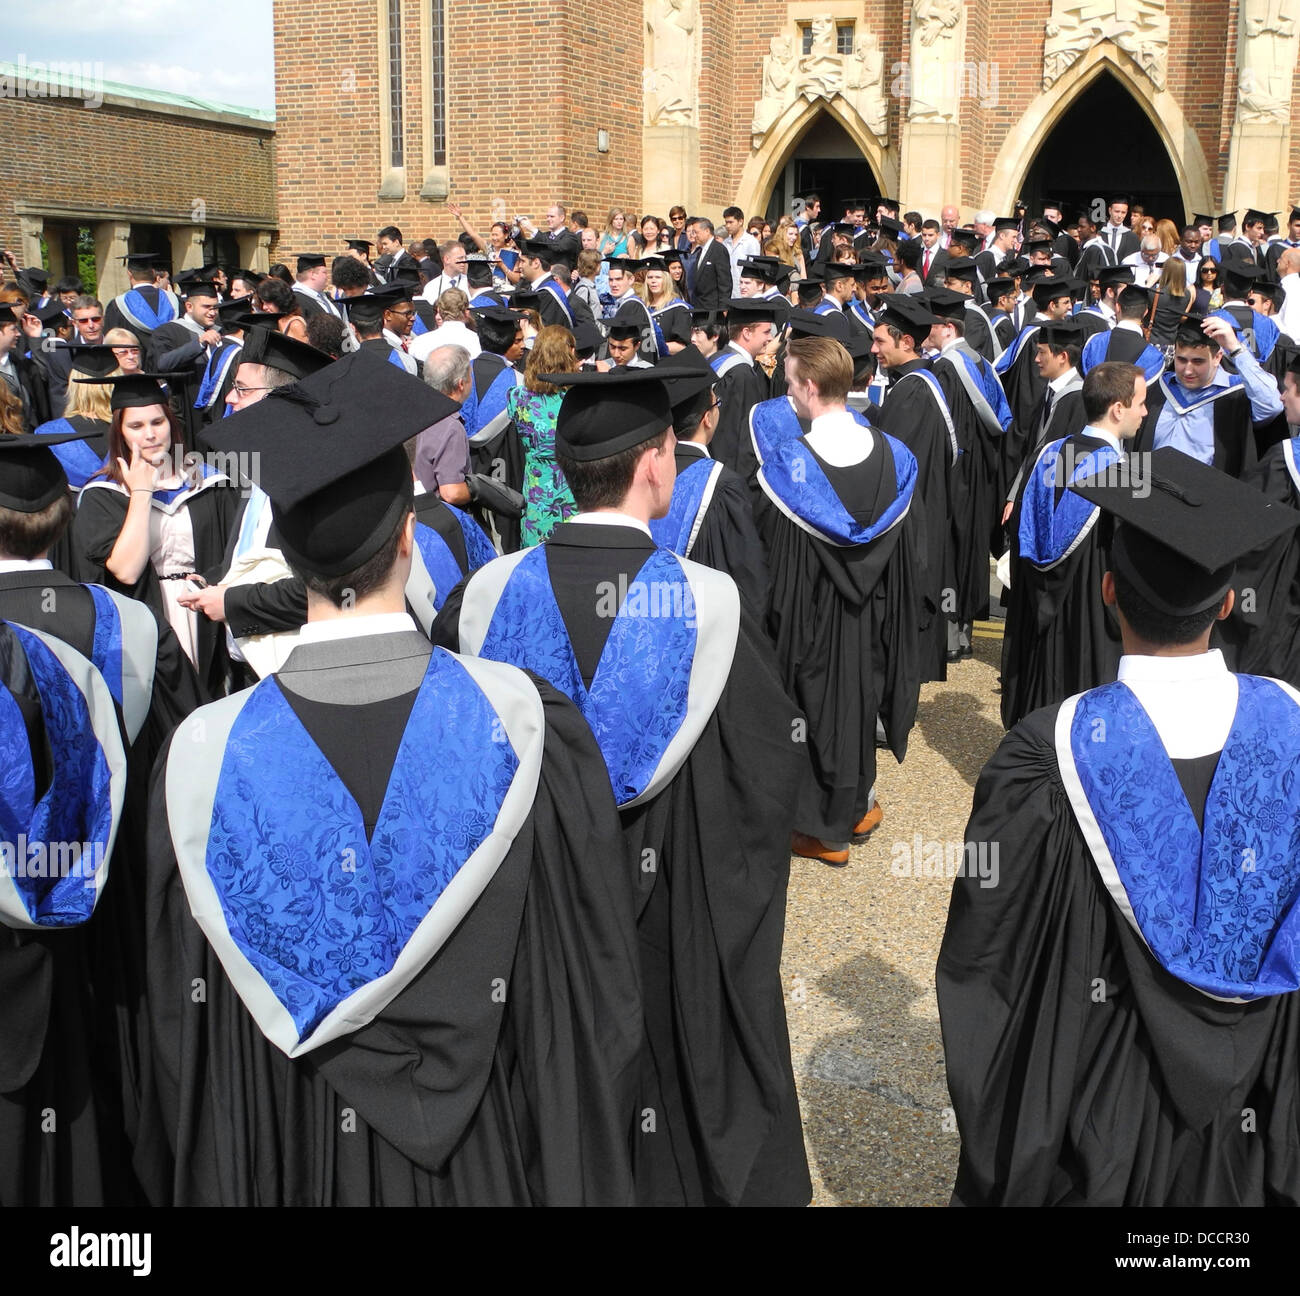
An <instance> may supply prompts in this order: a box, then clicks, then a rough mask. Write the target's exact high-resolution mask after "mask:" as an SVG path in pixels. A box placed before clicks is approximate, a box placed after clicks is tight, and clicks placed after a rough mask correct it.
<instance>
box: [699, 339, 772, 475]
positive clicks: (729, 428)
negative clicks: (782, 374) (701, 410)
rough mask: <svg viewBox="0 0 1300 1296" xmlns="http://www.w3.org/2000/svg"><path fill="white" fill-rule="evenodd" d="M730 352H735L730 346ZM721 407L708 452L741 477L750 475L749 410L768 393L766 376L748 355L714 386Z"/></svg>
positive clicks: (766, 397) (764, 398)
mask: <svg viewBox="0 0 1300 1296" xmlns="http://www.w3.org/2000/svg"><path fill="white" fill-rule="evenodd" d="M727 354H731V355H734V354H736V348H735V347H730V348H728V351H727ZM714 391H715V392H716V393H717V397H718V400H719V401H720V402H721V404H722V408H721V409H720V410H719V411H718V427H717V431H715V432H714V434H713V440H712V441H710V442H709V453H710V454H711V455H712V456H713V457H714V458H715V459H718V460H720V461H721V462H722V463H724V464H726V466H727V467H728V468H730V469H731V470H732V471H733V472H738V473H740V475H741V476H742V477H746V476H748V473H747V471H746V463H745V460H744V451H745V448H746V447H747V446H748V444H749V411H750V410H751V409H753V408H754V406H755V405H757V404H758V403H759V401H765V400H767V399H768V396H769V394H770V393H769V383H768V379H767V375H766V374H765V373H764V372H763V371H762V370H761V369H760V368H759V367H758V365H757V364H756V363H754V362H753V361H751V360H750V358H749V357H748V356H745V357H744V358H743V359H742V360H741V361H740V362H739V363H738V364H733V365H732V366H731V368H730V369H729V370H728V371H727V372H726V373H725V374H724V375H723V376H722V377H721V378H720V379H719V380H718V382H717V385H716V386H715V388H714Z"/></svg>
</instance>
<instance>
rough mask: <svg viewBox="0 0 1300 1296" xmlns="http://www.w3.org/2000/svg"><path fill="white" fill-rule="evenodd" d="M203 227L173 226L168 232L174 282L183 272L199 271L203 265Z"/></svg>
mask: <svg viewBox="0 0 1300 1296" xmlns="http://www.w3.org/2000/svg"><path fill="white" fill-rule="evenodd" d="M205 232H206V231H205V230H204V228H203V226H202V225H173V226H171V228H170V229H168V231H167V235H168V237H169V238H170V240H171V245H172V282H173V283H175V282H176V276H177V275H178V274H180V273H181V272H182V271H183V270H197V269H198V268H199V267H200V266H201V265H202V264H203V236H204V234H205Z"/></svg>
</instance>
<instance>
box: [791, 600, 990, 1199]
mask: <svg viewBox="0 0 1300 1296" xmlns="http://www.w3.org/2000/svg"><path fill="white" fill-rule="evenodd" d="M1001 635H1002V630H1001V622H994V623H982V624H981V625H979V626H977V627H976V637H975V641H974V647H975V656H974V657H973V658H968V659H967V660H965V661H963V662H961V663H960V664H959V665H957V666H955V667H954V666H950V667H949V668H948V680H947V682H946V683H943V684H927V685H925V687H924V688H923V689H922V690H921V702H920V708H919V710H918V713H917V723H916V727H915V729H913V731H912V737H911V742H910V745H909V747H908V752H907V759H906V760H905V761H904V763H903V764H902V765H898V764H896V763H895V762H894V759H893V757H892V756H891V755H890V754H889V753H888V752H887V751H883V750H882V751H881V752H880V756H881V761H880V770H879V775H878V781H877V784H876V794H877V797H878V799H879V801H880V805H881V808H882V809H883V811H884V816H885V817H884V821H883V822H882V824H881V826H880V827H879V828H877V829H876V831H875V832H874V833H873V834H872V836H871V839H870V840H869V841H868V842H866V843H865V844H864V845H862V846H858V847H855V848H854V849H853V851H852V853H851V855H850V857H849V863H848V865H847V867H845V868H830V867H828V866H827V865H825V864H821V863H818V862H817V861H815V860H805V859H795V860H793V861H792V863H791V874H790V895H789V903H788V908H787V922H786V937H785V955H784V959H783V973H784V979H785V986H786V992H787V1000H786V1006H787V1012H788V1016H789V1022H790V1045H791V1050H792V1052H793V1056H794V1070H795V1076H796V1078H797V1080H798V1085H799V1097H800V1103H801V1106H802V1109H803V1123H804V1138H805V1141H806V1143H807V1147H808V1160H809V1164H810V1167H811V1169H812V1176H813V1205H815V1206H837V1205H838V1206H858V1205H861V1206H868V1205H870V1206H943V1205H946V1204H947V1201H948V1196H949V1193H950V1191H951V1188H952V1182H953V1177H954V1175H955V1173H956V1168H957V1151H958V1138H957V1134H956V1131H955V1125H954V1123H953V1121H952V1118H951V1113H950V1112H949V1111H948V1110H947V1108H948V1092H947V1088H946V1086H945V1082H944V1069H943V1042H942V1039H941V1037H940V1032H939V1011H938V1006H937V1004H936V1002H935V997H934V964H935V959H936V958H937V957H938V953H939V943H940V941H941V939H942V937H943V928H944V922H945V920H946V918H947V914H948V897H949V893H950V891H951V889H952V883H951V881H950V880H949V879H948V878H947V877H924V876H921V877H909V876H900V875H899V874H900V873H905V872H906V867H907V865H908V864H909V863H910V860H911V858H912V855H913V854H914V852H915V843H916V839H917V838H918V837H919V838H920V840H921V842H922V844H923V849H924V843H928V842H933V841H939V842H943V843H949V842H957V843H960V842H961V840H962V838H963V835H964V831H965V827H966V820H967V817H968V816H969V814H970V805H971V794H972V791H973V789H974V786H975V780H976V778H977V776H978V775H979V772H980V769H981V768H982V767H983V765H984V762H985V761H986V760H988V758H989V756H991V755H992V753H993V750H994V748H995V747H996V746H997V744H998V742H999V741H1000V740H1001V737H1002V725H1001V722H1000V720H999V718H998V693H997V675H998V669H999V667H998V659H999V655H1000V653H1001V648H1002V638H1001Z"/></svg>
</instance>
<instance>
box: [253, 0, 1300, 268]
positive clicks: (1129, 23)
mask: <svg viewBox="0 0 1300 1296" xmlns="http://www.w3.org/2000/svg"><path fill="white" fill-rule="evenodd" d="M1293 10H1294V11H1295V12H1292V11H1293ZM1298 27H1300V0H1018V2H1017V3H1009V2H1007V0H966V3H962V0H745V2H744V3H740V4H737V3H731V2H730V0H728V2H724V0H643V2H642V3H640V4H629V5H622V6H613V7H606V8H597V9H593V7H592V6H591V5H589V4H579V3H578V2H577V0H556V2H555V3H551V4H548V5H546V6H544V7H541V8H538V9H534V10H516V9H511V8H509V7H505V6H500V5H496V4H487V3H485V2H484V0H363V3H361V4H359V5H358V4H356V3H355V2H350V3H348V4H346V5H345V4H343V3H342V0H276V3H275V32H276V51H277V64H276V76H277V111H278V134H277V166H278V174H277V188H278V196H279V212H280V238H281V243H280V245H278V246H277V248H276V249H275V251H276V253H277V254H278V253H279V252H280V251H281V250H283V251H284V252H285V253H286V254H287V253H289V252H293V251H317V250H326V251H333V250H336V249H337V248H338V246H339V244H338V243H337V242H336V241H335V240H336V239H337V238H340V237H346V236H365V237H369V238H373V237H374V233H375V231H376V230H377V229H378V228H379V227H380V226H383V225H388V224H395V225H397V226H399V227H400V228H401V229H402V230H403V232H404V234H406V235H408V236H409V237H429V236H437V237H439V238H444V237H448V236H451V235H453V234H455V233H457V232H458V229H459V227H458V226H457V224H456V222H455V220H454V218H453V217H452V216H451V215H450V214H449V213H448V212H447V210H446V207H445V201H446V199H447V197H448V196H450V197H451V198H452V199H454V200H455V201H457V202H459V203H460V204H461V206H462V207H463V208H464V211H465V214H466V215H467V216H468V217H469V218H470V219H471V221H472V222H473V223H475V224H476V226H478V227H479V228H480V230H481V231H482V230H483V228H484V227H485V226H486V224H487V223H488V222H489V221H490V220H491V219H494V218H502V217H511V216H513V215H515V214H516V213H523V214H526V215H529V216H531V217H533V218H534V219H537V218H539V217H540V215H541V213H542V212H543V211H544V210H545V208H546V206H547V205H548V204H549V203H550V202H551V201H553V200H554V199H555V198H559V199H561V200H563V201H566V202H567V203H568V204H569V205H570V206H576V207H581V208H583V209H585V210H586V211H587V212H588V213H589V214H590V215H591V217H592V218H593V221H594V220H596V219H597V218H599V219H600V220H601V221H602V222H603V220H604V216H605V213H606V212H607V211H608V209H609V208H610V207H611V206H614V205H619V206H624V207H626V208H627V209H629V210H630V211H644V210H650V211H654V212H657V213H659V214H660V215H663V214H665V213H666V211H667V207H668V206H669V205H670V204H671V203H672V202H676V201H680V202H682V203H684V204H685V205H686V206H687V207H689V208H692V209H694V210H698V211H701V212H702V213H704V214H707V215H711V216H713V217H714V218H715V219H716V218H717V217H718V215H719V213H720V211H721V208H722V207H724V206H726V205H728V204H730V203H732V202H738V203H739V204H740V205H741V206H742V207H743V208H744V209H745V210H746V211H747V212H751V211H759V210H765V211H767V212H768V213H769V214H775V212H776V211H777V210H780V209H781V208H783V207H784V205H785V204H786V203H787V202H788V201H789V199H790V198H791V197H792V196H793V194H794V193H795V192H797V191H798V190H799V189H800V188H804V187H808V186H810V185H811V186H818V187H820V188H821V189H823V191H824V192H825V196H826V197H827V199H828V201H829V200H833V199H834V198H835V197H839V196H843V195H844V192H845V190H846V189H847V190H853V191H857V190H865V191H866V196H870V193H872V192H884V193H888V194H891V195H892V196H896V197H900V198H902V199H903V200H904V202H905V203H906V204H907V205H908V206H910V207H917V208H919V209H921V210H922V211H924V212H925V213H926V214H937V212H938V208H939V207H940V206H941V205H942V204H943V203H945V202H955V203H957V204H958V205H959V206H960V207H961V208H962V210H963V213H964V214H965V215H967V216H969V215H970V214H971V212H973V211H974V210H975V209H977V208H980V207H985V206H987V207H992V208H993V209H995V210H996V211H998V212H1005V211H1009V210H1010V208H1011V205H1012V203H1013V202H1014V201H1015V199H1016V198H1017V197H1023V198H1025V199H1026V200H1027V201H1028V202H1029V203H1030V204H1031V205H1033V204H1034V203H1036V202H1038V201H1041V199H1042V198H1043V197H1045V196H1048V195H1049V194H1050V196H1052V197H1057V198H1063V199H1064V200H1066V201H1067V202H1069V201H1076V202H1082V201H1085V200H1090V199H1091V198H1093V197H1096V196H1097V195H1098V194H1100V193H1103V192H1105V191H1106V190H1108V189H1114V188H1116V187H1123V188H1128V189H1130V190H1132V191H1133V192H1134V193H1135V194H1137V195H1138V196H1139V197H1141V198H1145V199H1146V201H1147V204H1148V206H1149V207H1152V208H1155V209H1156V210H1158V211H1160V212H1162V213H1164V214H1169V215H1171V216H1174V217H1175V218H1177V217H1179V216H1180V215H1181V214H1182V213H1183V212H1184V211H1186V212H1190V211H1191V210H1193V209H1195V210H1202V211H1215V212H1217V211H1221V210H1226V209H1228V208H1232V207H1236V208H1242V207H1245V206H1246V205H1248V204H1249V205H1259V206H1262V207H1266V208H1279V209H1280V208H1289V206H1290V203H1291V198H1292V194H1293V190H1294V189H1295V188H1297V186H1296V185H1295V184H1294V183H1293V177H1294V176H1295V175H1296V173H1297V170H1300V156H1297V150H1300V142H1298V141H1295V140H1293V139H1292V137H1291V122H1290V115H1291V103H1292V90H1293V83H1294V78H1295V71H1296V53H1297V48H1296V47H1297V42H1298V39H1300V33H1298V32H1297V28H1298ZM304 33H308V34H309V35H310V40H305V39H303V37H304Z"/></svg>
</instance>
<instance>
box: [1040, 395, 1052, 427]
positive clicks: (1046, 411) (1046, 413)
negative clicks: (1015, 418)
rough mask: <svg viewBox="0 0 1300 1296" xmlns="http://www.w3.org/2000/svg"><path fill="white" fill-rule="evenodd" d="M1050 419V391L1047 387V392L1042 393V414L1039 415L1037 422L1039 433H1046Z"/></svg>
mask: <svg viewBox="0 0 1300 1296" xmlns="http://www.w3.org/2000/svg"><path fill="white" fill-rule="evenodd" d="M1051 419H1052V389H1051V387H1050V386H1049V387H1048V388H1047V390H1046V391H1045V392H1043V412H1042V414H1041V415H1040V417H1039V420H1038V429H1039V431H1040V432H1046V431H1047V425H1048V423H1050V422H1051Z"/></svg>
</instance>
